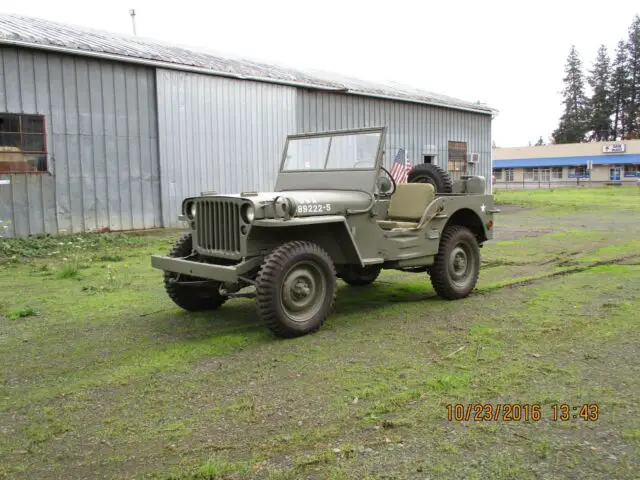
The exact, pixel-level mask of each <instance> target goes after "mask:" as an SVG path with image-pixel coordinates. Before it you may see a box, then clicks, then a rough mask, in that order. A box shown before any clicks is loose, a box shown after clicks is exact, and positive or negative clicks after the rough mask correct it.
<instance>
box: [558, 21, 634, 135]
mask: <svg viewBox="0 0 640 480" xmlns="http://www.w3.org/2000/svg"><path fill="white" fill-rule="evenodd" d="M563 83H564V88H563V90H562V95H563V101H562V104H563V105H564V113H563V114H562V117H560V123H559V125H558V128H557V129H556V130H554V132H553V134H552V138H553V142H554V143H578V142H599V141H607V140H628V139H634V138H640V16H638V15H636V16H635V18H634V20H633V22H632V23H631V26H630V27H629V34H628V38H627V39H626V40H620V41H619V42H618V46H617V47H616V49H615V52H614V55H613V60H612V59H611V57H610V56H609V52H608V50H607V47H606V46H604V45H601V46H600V48H599V49H598V53H597V55H596V58H595V61H594V62H593V67H592V69H591V70H590V71H588V72H587V75H585V73H584V71H583V65H582V61H581V60H580V56H579V55H578V52H577V50H576V48H575V45H574V46H572V47H571V50H570V52H569V56H568V57H567V63H566V65H565V77H564V78H563ZM586 84H588V85H589V87H591V88H590V93H591V95H590V96H588V95H587V93H586Z"/></svg>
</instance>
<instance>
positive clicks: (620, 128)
mask: <svg viewBox="0 0 640 480" xmlns="http://www.w3.org/2000/svg"><path fill="white" fill-rule="evenodd" d="M628 96H629V79H628V75H627V45H626V44H625V43H624V42H623V41H622V40H620V42H618V48H616V56H615V59H614V61H613V64H612V65H611V106H612V109H613V122H612V125H611V138H612V139H613V140H620V139H622V138H624V136H625V132H626V130H625V125H626V122H625V120H624V119H625V112H626V110H627V99H628Z"/></svg>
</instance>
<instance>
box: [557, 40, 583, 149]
mask: <svg viewBox="0 0 640 480" xmlns="http://www.w3.org/2000/svg"><path fill="white" fill-rule="evenodd" d="M564 71H565V74H566V75H565V77H564V79H563V82H564V89H563V90H562V95H563V97H564V99H563V101H562V103H563V105H564V113H563V114H562V117H561V118H560V125H559V126H558V128H557V129H556V130H555V131H554V132H553V139H554V143H577V142H582V141H584V140H585V135H586V133H587V130H588V109H587V97H586V96H585V93H584V74H583V73H582V61H581V60H580V57H579V56H578V52H577V51H576V47H575V45H573V46H572V47H571V50H570V52H569V56H568V57H567V63H566V65H565V69H564Z"/></svg>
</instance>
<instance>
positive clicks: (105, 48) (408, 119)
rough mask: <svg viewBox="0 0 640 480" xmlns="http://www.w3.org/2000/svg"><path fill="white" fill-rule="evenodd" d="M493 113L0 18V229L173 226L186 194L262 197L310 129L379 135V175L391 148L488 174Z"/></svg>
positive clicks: (327, 77) (458, 170)
mask: <svg viewBox="0 0 640 480" xmlns="http://www.w3.org/2000/svg"><path fill="white" fill-rule="evenodd" d="M394 71H396V72H397V71H398V67H397V66H393V65H392V66H391V67H390V71H389V74H390V75H392V74H394ZM494 114H495V111H494V110H492V109H491V108H489V107H488V106H486V105H484V104H481V103H479V102H467V101H463V100H457V99H455V98H452V97H448V96H445V95H439V94H435V93H430V92H426V91H423V90H419V89H415V88H412V87H406V86H401V85H395V84H393V85H388V84H379V83H373V82H368V81H362V80H357V79H353V78H345V77H342V76H339V75H335V74H329V73H324V72H303V71H301V70H295V69H291V68H286V67H283V66H277V65H268V64H265V63H262V62H257V61H253V60H247V59H243V58H237V57H232V56H229V55H223V54H220V53H212V52H211V51H206V50H202V49H193V48H185V47H181V46H175V45H169V44H166V43H163V42H159V41H156V40H150V39H144V38H140V37H136V36H132V35H120V34H114V33H110V32H103V31H96V30H91V29H86V28H81V27H75V26H69V25H64V24H59V23H54V22H49V21H46V20H41V19H35V18H30V17H24V16H20V15H6V14H0V226H3V225H7V224H9V225H10V228H9V229H8V230H7V231H5V234H8V235H13V236H22V235H29V234H36V233H42V232H48V233H72V232H85V231H104V230H139V229H147V228H157V227H175V226H180V224H179V223H178V220H177V216H178V214H179V210H180V205H181V202H182V199H183V198H185V197H188V196H192V195H198V194H200V193H201V192H203V191H211V190H216V191H218V192H220V193H230V192H239V191H243V190H262V191H265V190H271V189H272V188H273V185H274V183H275V179H276V175H277V171H278V168H279V162H280V156H281V152H282V149H283V147H284V141H285V138H286V135H287V134H292V133H303V132H309V131H317V130H335V129H346V128H357V127H367V126H386V127H388V130H387V138H386V156H385V164H386V166H387V167H388V168H390V167H391V163H392V162H393V159H394V157H395V155H396V152H397V151H398V150H399V149H400V148H403V149H405V151H406V152H407V154H408V159H409V161H410V162H411V163H412V164H416V163H421V162H431V163H435V164H438V165H440V166H442V167H444V168H446V169H448V170H449V171H450V172H452V173H453V175H454V176H460V175H465V174H469V173H473V174H479V175H483V176H484V177H486V178H490V176H491V121H492V118H493V116H494ZM490 190H491V182H487V191H490ZM1 234H3V233H2V231H1V230H0V235H1Z"/></svg>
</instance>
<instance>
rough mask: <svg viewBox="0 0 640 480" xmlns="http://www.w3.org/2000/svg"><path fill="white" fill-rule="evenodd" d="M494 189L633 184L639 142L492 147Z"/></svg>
mask: <svg viewBox="0 0 640 480" xmlns="http://www.w3.org/2000/svg"><path fill="white" fill-rule="evenodd" d="M493 176H494V177H495V183H494V188H544V187H559V186H573V185H585V184H591V185H607V184H624V183H634V182H636V180H637V179H640V140H626V141H621V142H593V143H573V144H563V145H544V146H538V147H516V148H494V149H493Z"/></svg>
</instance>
